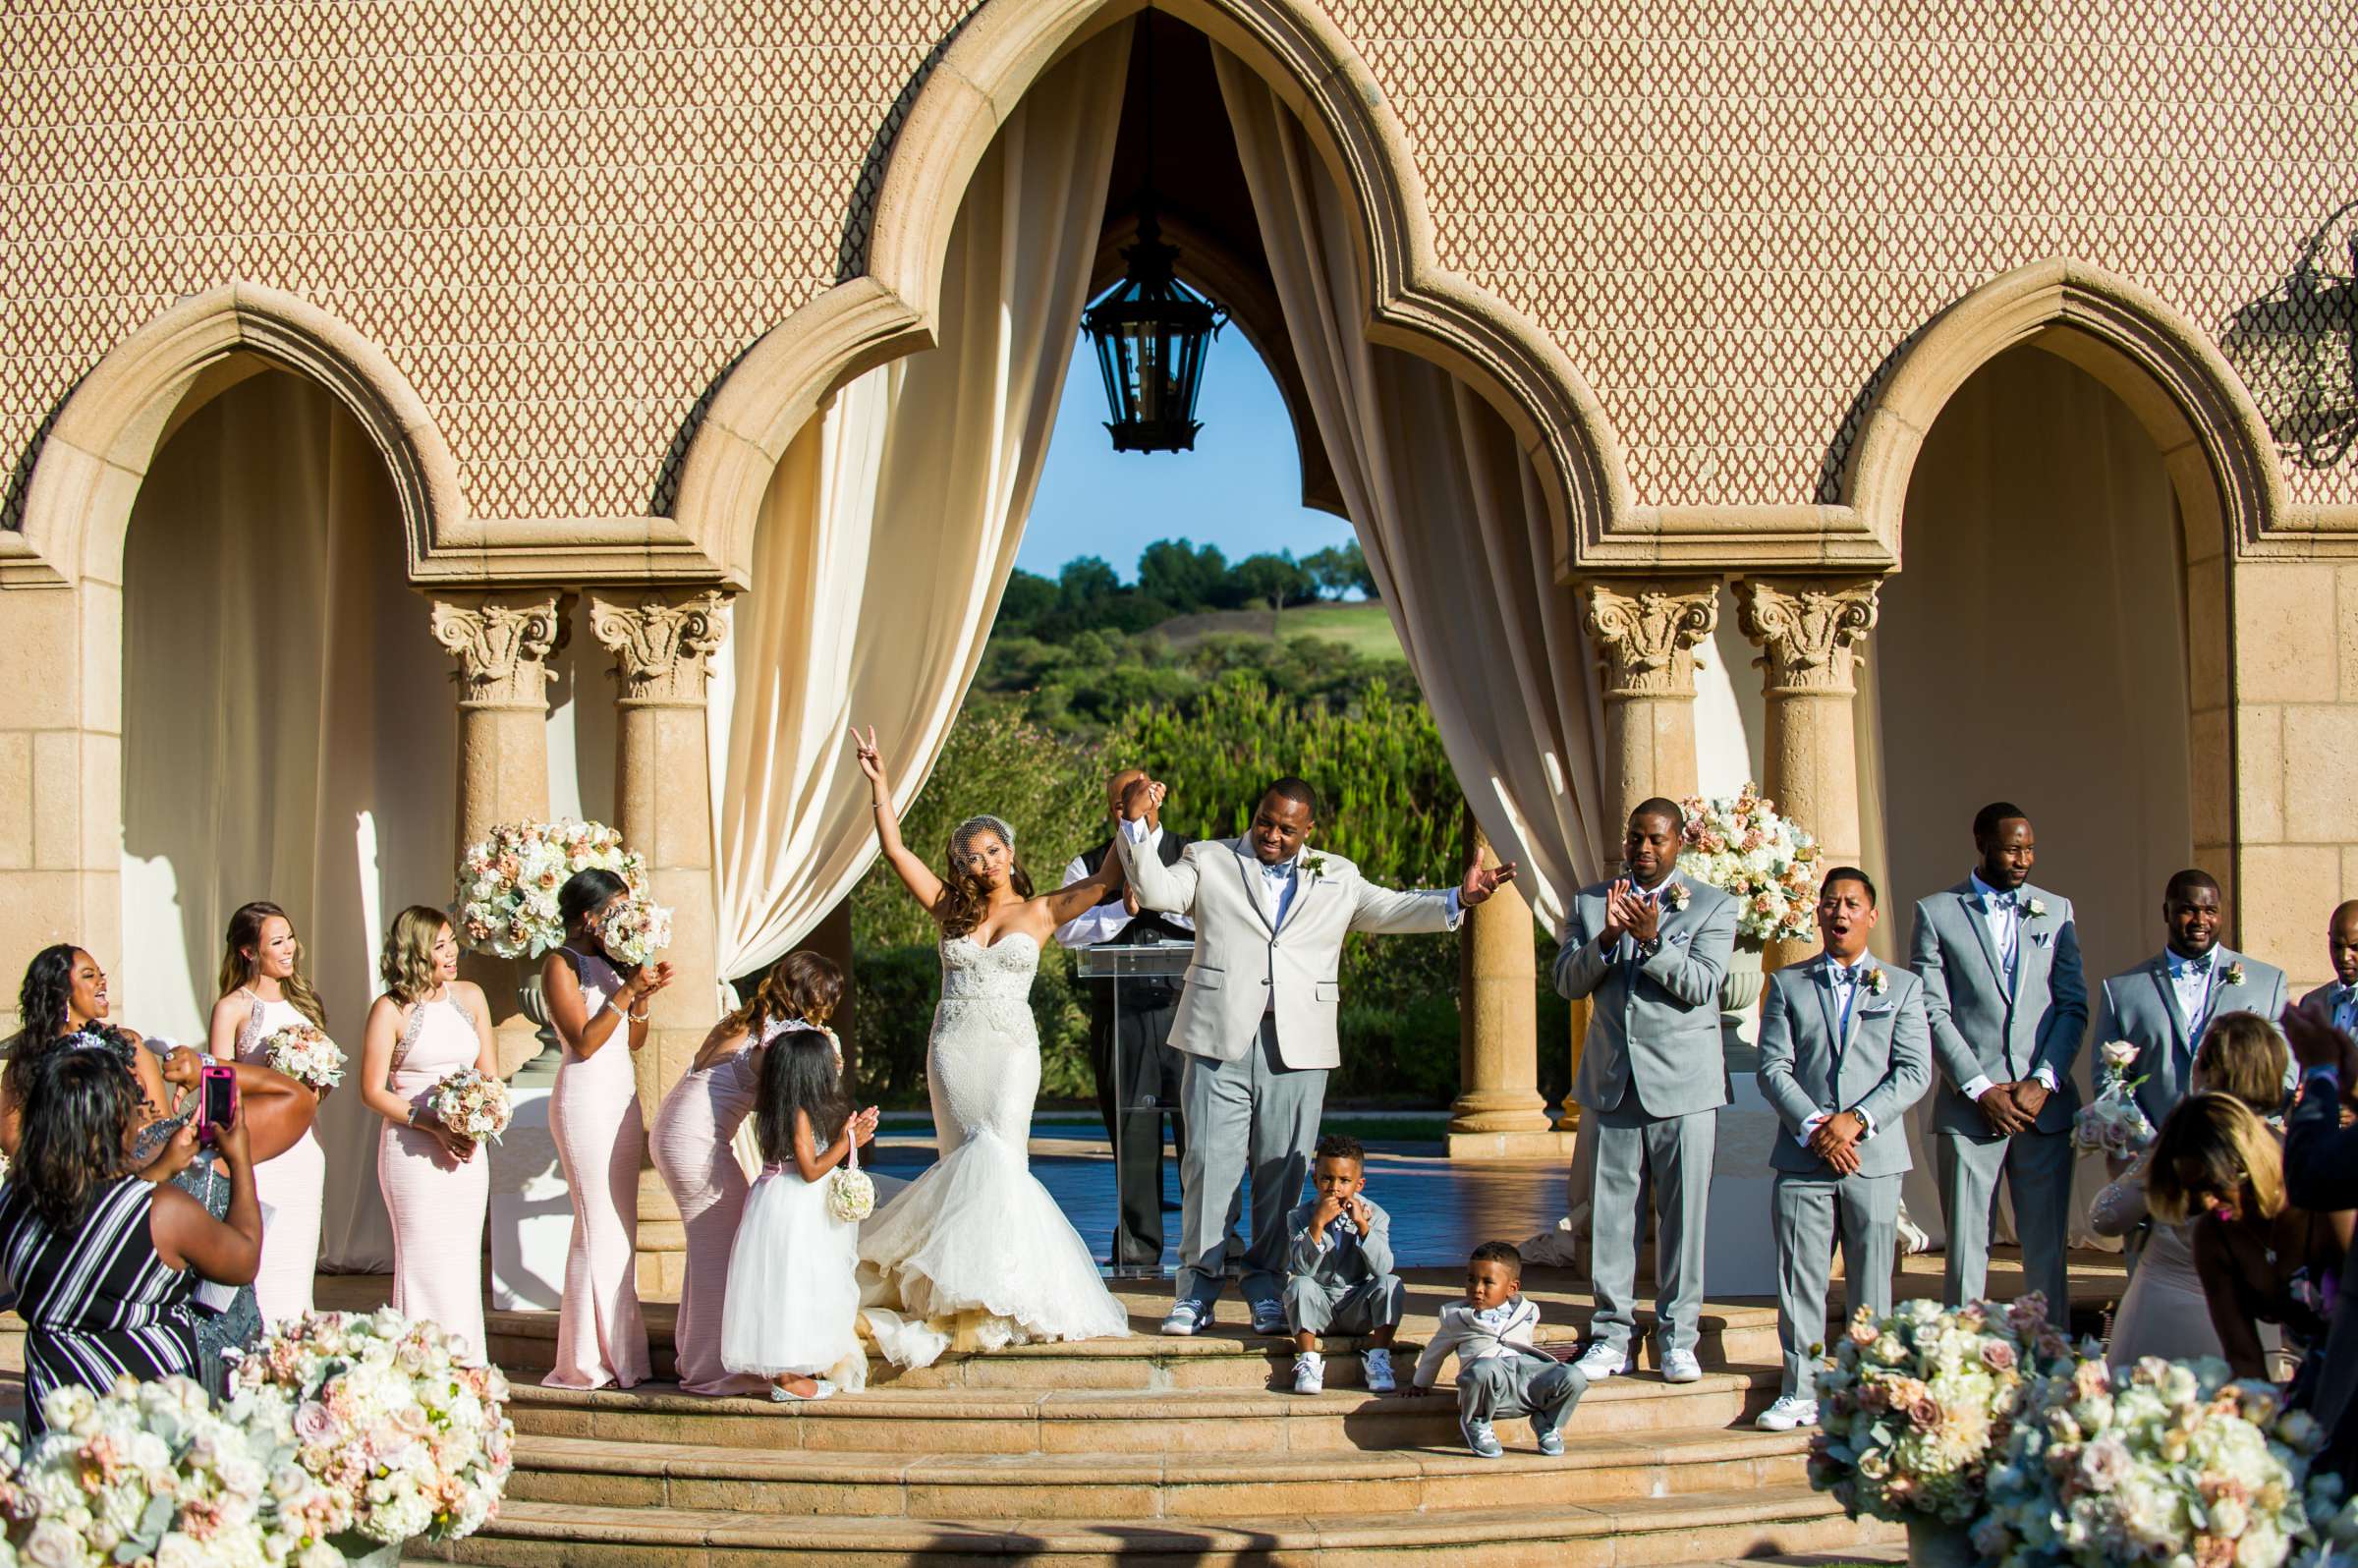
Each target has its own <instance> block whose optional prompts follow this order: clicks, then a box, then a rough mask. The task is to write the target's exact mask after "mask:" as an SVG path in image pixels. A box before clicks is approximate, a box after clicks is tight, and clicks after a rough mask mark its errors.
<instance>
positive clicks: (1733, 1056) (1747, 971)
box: [1719, 938, 1768, 1073]
mask: <svg viewBox="0 0 2358 1568" xmlns="http://www.w3.org/2000/svg"><path fill="white" fill-rule="evenodd" d="M1761 959H1762V952H1761V944H1760V943H1758V942H1754V941H1747V940H1744V939H1742V938H1739V939H1738V940H1737V942H1736V946H1735V950H1734V951H1733V952H1731V953H1729V954H1728V955H1727V973H1726V974H1724V975H1722V976H1720V977H1719V1049H1720V1053H1721V1054H1722V1055H1723V1056H1724V1057H1725V1058H1726V1060H1727V1070H1728V1071H1729V1072H1731V1073H1749V1072H1752V1071H1754V1069H1755V1068H1756V1067H1757V1066H1758V1065H1759V1063H1760V1056H1761V1052H1760V1047H1759V1046H1757V1045H1750V1044H1747V1043H1746V1042H1745V1039H1744V1021H1745V1020H1746V1019H1747V1018H1749V1017H1750V1016H1751V1014H1752V1010H1753V1009H1754V1008H1756V1007H1758V1006H1760V1005H1761V992H1762V991H1763V990H1764V989H1765V988H1767V986H1768V974H1767V973H1766V971H1765V970H1764V969H1763V967H1762V962H1761Z"/></svg>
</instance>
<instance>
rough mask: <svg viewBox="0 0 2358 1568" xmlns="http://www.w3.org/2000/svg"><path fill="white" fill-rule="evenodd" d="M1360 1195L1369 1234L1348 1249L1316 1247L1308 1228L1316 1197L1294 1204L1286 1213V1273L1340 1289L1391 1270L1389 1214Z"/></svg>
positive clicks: (1316, 1241) (1363, 1194)
mask: <svg viewBox="0 0 2358 1568" xmlns="http://www.w3.org/2000/svg"><path fill="white" fill-rule="evenodd" d="M1359 1196H1360V1200H1361V1201H1362V1202H1363V1203H1365V1204H1367V1205H1368V1220H1369V1224H1368V1233H1367V1234H1366V1235H1365V1236H1362V1237H1361V1238H1360V1239H1359V1245H1358V1246H1357V1247H1354V1248H1351V1249H1350V1250H1349V1251H1347V1252H1346V1251H1344V1250H1343V1249H1342V1248H1339V1247H1326V1248H1320V1247H1319V1238H1318V1236H1317V1235H1316V1234H1315V1233H1314V1232H1313V1231H1312V1230H1311V1228H1310V1221H1311V1217H1312V1216H1313V1215H1315V1214H1317V1213H1318V1211H1319V1201H1318V1200H1317V1199H1315V1198H1314V1199H1312V1200H1311V1201H1310V1202H1308V1203H1306V1204H1298V1205H1296V1207H1295V1209H1294V1211H1293V1212H1292V1213H1290V1214H1288V1215H1286V1216H1285V1235H1286V1251H1285V1268H1286V1272H1287V1273H1289V1274H1307V1275H1309V1276H1310V1277H1311V1278H1312V1279H1315V1280H1317V1281H1318V1282H1319V1284H1321V1285H1324V1286H1326V1287H1327V1288H1328V1289H1329V1290H1337V1291H1343V1290H1349V1289H1350V1288H1351V1287H1352V1286H1354V1285H1364V1284H1366V1283H1367V1282H1368V1281H1369V1280H1371V1279H1377V1278H1380V1277H1382V1276H1383V1275H1385V1274H1388V1273H1390V1272H1391V1271H1392V1216H1391V1215H1389V1214H1387V1213H1385V1212H1384V1211H1383V1209H1382V1207H1381V1205H1379V1204H1377V1203H1376V1202H1375V1200H1374V1199H1373V1198H1370V1197H1368V1195H1367V1194H1366V1193H1361V1194H1360V1195H1359Z"/></svg>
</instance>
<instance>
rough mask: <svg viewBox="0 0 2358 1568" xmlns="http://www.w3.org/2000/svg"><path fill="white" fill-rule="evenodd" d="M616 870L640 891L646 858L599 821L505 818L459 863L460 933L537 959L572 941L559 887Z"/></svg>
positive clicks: (479, 945)
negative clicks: (579, 875)
mask: <svg viewBox="0 0 2358 1568" xmlns="http://www.w3.org/2000/svg"><path fill="white" fill-rule="evenodd" d="M592 868H595V869H598V870H606V871H612V872H613V873H614V874H615V875H617V876H619V877H621V878H622V879H623V882H624V883H625V884H626V885H627V886H628V887H629V888H630V890H631V893H632V895H633V896H634V897H635V896H637V895H638V894H639V893H640V892H641V891H642V890H643V889H644V888H645V886H646V862H645V861H644V860H642V859H641V858H640V856H639V855H638V854H637V853H636V852H635V851H632V850H627V849H625V848H623V846H622V835H621V834H620V833H617V832H616V831H614V829H612V828H610V827H607V826H605V825H604V824H603V823H600V822H577V821H574V820H572V819H571V818H567V819H565V820H562V821H556V822H503V823H501V824H500V825H499V826H497V827H495V828H493V829H492V830H491V831H490V833H489V834H488V835H486V836H485V837H484V838H483V840H482V841H481V842H480V843H477V844H471V845H469V846H468V847H467V853H466V854H465V855H464V856H463V857H461V859H460V862H459V888H458V900H457V917H458V929H459V940H460V941H462V942H464V943H466V944H467V946H469V947H470V948H473V949H474V950H475V951H477V952H478V953H490V954H493V955H494V956H496V957H499V958H538V957H539V956H540V955H541V954H543V953H545V952H547V951H548V950H549V949H550V948H552V947H561V946H563V945H564V942H565V923H564V921H563V920H561V919H559V918H558V915H557V891H558V889H560V888H562V887H563V886H564V885H565V884H566V883H567V882H568V881H570V880H571V879H572V878H573V875H574V873H575V872H577V871H586V870H589V869H592Z"/></svg>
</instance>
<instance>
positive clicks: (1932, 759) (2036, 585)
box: [1859, 348, 2194, 1246]
mask: <svg viewBox="0 0 2358 1568" xmlns="http://www.w3.org/2000/svg"><path fill="white" fill-rule="evenodd" d="M1905 527H1906V531H1907V532H1906V540H1905V544H1906V550H1907V569H1906V570H1905V571H1904V572H1902V573H1900V574H1899V575H1897V576H1895V577H1893V578H1892V579H1891V581H1890V582H1889V583H1888V584H1886V585H1885V586H1884V588H1883V591H1882V614H1881V620H1880V622H1879V624H1878V626H1877V628H1876V632H1875V636H1874V637H1873V638H1872V639H1871V640H1870V641H1869V643H1868V644H1867V646H1868V652H1869V654H1870V655H1871V658H1872V663H1871V664H1870V665H1869V670H1870V672H1871V681H1872V684H1871V686H1867V687H1862V690H1861V693H1860V700H1861V706H1862V709H1867V708H1869V707H1870V706H1872V709H1873V711H1874V713H1875V715H1876V718H1877V720H1878V723H1879V728H1880V733H1874V732H1868V731H1864V730H1863V735H1865V734H1869V733H1873V734H1874V739H1875V743H1876V744H1875V747H1874V749H1873V751H1872V752H1871V751H1870V750H1869V749H1868V748H1866V747H1862V748H1861V751H1860V769H1861V772H1860V780H1859V782H1860V790H1859V799H1860V801H1861V802H1862V803H1863V810H1864V811H1865V812H1867V814H1868V816H1869V818H1870V820H1869V821H1868V823H1867V824H1866V826H1867V837H1866V842H1867V844H1868V846H1869V848H1870V849H1871V851H1872V850H1876V849H1878V848H1879V847H1880V850H1881V855H1882V856H1883V857H1884V858H1885V859H1886V860H1887V863H1888V875H1887V876H1886V878H1885V881H1884V884H1883V885H1884V895H1883V896H1884V909H1885V911H1886V913H1885V915H1884V917H1883V929H1882V932H1881V934H1883V935H1884V936H1886V937H1887V938H1888V941H1887V943H1879V944H1878V945H1879V947H1881V948H1883V949H1884V950H1885V951H1886V952H1887V953H1888V954H1889V955H1890V956H1894V957H1899V958H1903V959H1904V957H1905V955H1906V952H1907V942H1908V931H1907V927H1908V921H1909V918H1910V915H1911V912H1912V910H1913V908H1914V905H1915V902H1916V900H1917V899H1919V898H1922V897H1924V896H1925V895H1926V894H1927V893H1930V892H1934V891H1936V890H1937V889H1939V888H1943V887H1948V886H1951V885H1953V884H1955V883H1956V882H1958V881H1960V880H1962V879H1963V878H1964V876H1965V873H1966V872H1967V871H1968V870H1969V869H1971V868H1972V866H1973V860H1974V855H1973V842H1972V830H1971V824H1972V821H1973V813H1974V812H1976V811H1978V810H1979V809H1980V808H1981V807H1982V806H1984V805H1986V804H1987V803H1989V802H1991V801H1994V800H2011V801H2013V802H2014V803H2016V804H2017V805H2019V806H2021V807H2022V808H2023V810H2025V811H2026V812H2029V813H2030V815H2031V819H2032V821H2033V822H2034V823H2035V824H2036V826H2037V827H2038V829H2039V866H2038V869H2037V870H2036V871H2035V872H2034V873H2033V874H2034V875H2035V877H2036V878H2037V879H2038V880H2039V881H2040V882H2042V883H2044V884H2045V885H2047V886H2049V887H2051V888H2054V889H2055V890H2057V891H2058V892H2061V893H2063V894H2065V895H2067V896H2068V897H2069V898H2070V899H2071V901H2072V904H2073V908H2074V912H2075V916H2076V920H2077V924H2078V928H2079V937H2080V949H2081V954H2082V958H2083V961H2084V962H2085V964H2086V967H2087V974H2088V987H2089V992H2090V1001H2089V1013H2090V1029H2091V1031H2093V1029H2094V1027H2095V1016H2094V1015H2095V1011H2096V1004H2095V991H2096V987H2097V984H2098V983H2099V982H2100V981H2101V980H2103V979H2104V978H2105V976H2108V975H2114V974H2117V973H2119V972H2120V971H2122V970H2125V969H2127V968H2128V967H2129V966H2130V965H2132V964H2135V963H2137V962H2139V961H2140V960H2142V959H2145V958H2148V957H2151V956H2152V955H2153V954H2154V953H2156V952H2158V951H2160V950H2161V887H2162V884H2163V883H2164V882H2165V881H2166V880H2167V879H2168V877H2169V874H2170V873H2171V872H2172V871H2175V870H2177V869H2178V868H2181V867H2183V866H2186V865H2188V864H2190V863H2191V861H2192V858H2193V843H2194V835H2193V816H2192V802H2191V784H2190V777H2189V773H2190V769H2189V740H2188V726H2187V681H2186V631H2185V627H2186V606H2185V592H2186V590H2185V570H2184V565H2183V561H2184V546H2183V543H2182V540H2181V537H2180V530H2179V525H2178V521H2177V509H2176V502H2175V499H2174V497H2173V494H2172V492H2171V489H2170V484H2169V478H2168V476H2167V475H2166V473H2165V472H2164V471H2163V469H2162V466H2161V456H2160V454H2159V452H2158V451H2157V450H2156V449H2155V447H2154V444H2153V441H2152V438H2151V437H2150V436H2148V435H2147V434H2146V432H2145V429H2144V427H2143V426H2142V425H2141V424H2139V423H2138V421H2137V419H2136V417H2135V416H2134V415H2133V414H2131V413H2130V412H2129V409H2128V407H2127V405H2125V404H2123V403H2122V402H2121V401H2120V400H2119V399H2118V398H2117V397H2115V396H2113V394H2112V393H2111V392H2110V391H2108V390H2107V389H2106V388H2105V386H2104V385H2103V384H2102V383H2100V382H2098V381H2097V380H2096V379H2094V378H2093V377H2091V376H2090V375H2088V374H2087V373H2086V372H2085V371H2082V370H2080V369H2079V368H2077V367H2076V366H2074V365H2072V364H2067V363H2066V362H2064V361H2062V360H2059V359H2056V358H2055V357H2053V356H2052V355H2049V354H2047V353H2045V352H2044V351H2042V350H2039V349H2034V348H2023V349H2016V350H2014V351H2012V352H2010V353H2008V354H2005V355H2003V356H2001V357H1999V358H1998V359H1996V360H1994V361H1993V362H1992V363H1991V364H1989V365H1988V366H1986V367H1984V368H1983V369H1982V370H1981V371H1979V372H1978V373H1977V374H1975V375H1974V376H1973V378H1972V379H1970V380H1969V381H1967V382H1966V383H1965V385H1964V386H1963V387H1961V388H1960V389H1959V390H1958V392H1957V395H1956V396H1955V397H1954V398H1952V399H1950V400H1949V403H1948V406H1947V407H1946V408H1945V409H1943V410H1942V411H1941V413H1940V418H1939V420H1937V422H1936V423H1935V424H1934V426H1933V429H1932V432H1931V434H1930V435H1929V436H1928V437H1927V438H1926V440H1925V444H1924V451H1923V455H1922V456H1921V457H1919V458H1918V459H1917V463H1916V472H1915V476H1914V478H1913V479H1912V480H1911V482H1910V484H1909V488H1908V504H1907V513H1906V524H1905ZM2057 671H2070V672H2072V674H2071V677H2070V678H2068V679H2057V678H2056V672H2057ZM1879 808H1880V815H1879V814H1878V812H1879ZM2093 1054H2094V1053H2093V1049H2091V1050H2089V1051H2084V1052H2083V1053H2082V1055H2081V1059H2080V1082H2081V1088H2082V1091H2083V1092H2087V1090H2088V1088H2089V1082H2090V1075H2089V1064H2090V1062H2091V1061H2092V1059H2093ZM1918 1134H1919V1136H1918V1137H1917V1139H1916V1149H1917V1160H1916V1164H1917V1171H1916V1174H1915V1175H1913V1176H1911V1177H1910V1179H1909V1184H1908V1189H1907V1202H1908V1210H1909V1213H1910V1214H1911V1215H1912V1216H1913V1217H1914V1218H1915V1220H1916V1221H1917V1223H1918V1224H1920V1225H1922V1226H1923V1227H1924V1228H1925V1229H1926V1230H1928V1231H1930V1232H1932V1233H1933V1235H1934V1237H1935V1239H1936V1241H1937V1240H1938V1239H1939V1237H1940V1233H1941V1225H1940V1209H1939V1204H1938V1202H1937V1192H1936V1189H1935V1187H1934V1184H1933V1181H1932V1159H1931V1140H1930V1139H1929V1138H1927V1137H1925V1136H1923V1131H1922V1126H1921V1114H1920V1116H1919V1128H1918ZM2104 1181H2105V1175H2104V1168H2103V1162H2102V1161H2101V1160H2097V1159H2093V1158H2083V1159H2082V1160H2081V1161H2080V1167H2079V1175H2078V1181H2077V1185H2076V1187H2075V1189H2074V1193H2073V1198H2074V1203H2073V1213H2074V1215H2075V1216H2077V1222H2078V1227H2079V1228H2078V1229H2076V1230H2075V1233H2074V1236H2073V1242H2074V1245H2078V1246H2089V1245H2110V1244H2106V1243H2103V1242H2102V1241H2101V1240H2100V1239H2099V1238H2097V1237H2095V1236H2094V1235H2093V1234H2091V1233H2088V1232H2087V1231H2086V1230H2085V1216H2086V1214H2087V1211H2088V1202H2089V1200H2090V1199H2091V1198H2093V1197H2094V1196H2095V1193H2096V1190H2097V1189H2098V1188H2100V1187H2101V1186H2103V1184H2104Z"/></svg>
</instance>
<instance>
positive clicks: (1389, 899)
mask: <svg viewBox="0 0 2358 1568" xmlns="http://www.w3.org/2000/svg"><path fill="white" fill-rule="evenodd" d="M1160 836H1161V829H1159V828H1157V829H1155V830H1154V831H1152V832H1151V833H1149V834H1148V835H1147V837H1146V838H1145V839H1144V840H1143V841H1141V842H1139V843H1132V842H1131V840H1130V836H1129V835H1128V834H1127V833H1118V832H1117V833H1116V834H1115V835H1114V843H1115V844H1116V845H1117V846H1118V847H1119V849H1120V853H1121V857H1122V870H1123V873H1124V874H1125V875H1127V876H1128V877H1129V878H1130V885H1131V886H1132V887H1133V888H1135V889H1137V891H1138V901H1139V903H1141V904H1143V905H1145V906H1146V907H1147V908H1148V909H1151V910H1159V911H1161V912H1162V913H1163V914H1165V915H1185V916H1187V917H1188V918H1189V919H1191V920H1193V921H1194V922H1195V923H1196V957H1195V962H1194V963H1193V964H1192V965H1190V966H1189V968H1188V971H1187V985H1186V988H1185V989H1184V990H1183V991H1181V992H1180V996H1179V1013H1178V1017H1177V1018H1176V1019H1175V1020H1173V1022H1172V1025H1171V1044H1172V1045H1174V1046H1176V1047H1177V1048H1178V1049H1180V1050H1183V1051H1185V1052H1187V1053H1188V1054H1189V1055H1191V1056H1204V1057H1208V1058H1210V1059H1211V1060H1212V1061H1215V1062H1233V1061H1236V1060H1238V1059H1239V1058H1241V1057H1242V1056H1244V1054H1245V1053H1246V1052H1247V1051H1249V1050H1251V1049H1252V1048H1253V1042H1254V1040H1255V1039H1256V1038H1257V1037H1258V1036H1259V1035H1260V1032H1261V1017H1262V1014H1263V1013H1265V1012H1268V1011H1270V1010H1271V1006H1272V1003H1273V1004H1274V1009H1275V1012H1276V1015H1277V1056H1278V1059H1279V1060H1280V1061H1282V1062H1283V1063H1284V1064H1285V1065H1286V1066H1288V1067H1295V1068H1304V1067H1336V1066H1339V1065H1341V1063H1342V1059H1343V1058H1342V1051H1341V1049H1340V1047H1339V1046H1338V1044H1337V1042H1336V1039H1335V1031H1334V1018H1335V1012H1336V1010H1337V1008H1338V1006H1339V1005H1340V1003H1341V1000H1342V987H1341V986H1340V984H1339V983H1338V982H1337V980H1336V977H1335V970H1336V966H1337V965H1338V963H1339V962H1340V961H1341V959H1342V954H1343V937H1344V935H1345V934H1346V933H1348V932H1351V931H1375V932H1382V933H1387V934H1407V933H1412V932H1417V931H1445V930H1448V929H1450V928H1451V926H1452V925H1453V924H1455V922H1454V921H1453V920H1452V919H1451V917H1450V907H1451V900H1450V898H1449V894H1448V892H1447V891H1445V890H1440V891H1432V892H1417V893H1403V892H1395V891H1393V890H1392V889H1390V888H1384V887H1376V886H1375V885H1374V884H1372V883H1370V882H1368V881H1367V880H1366V879H1365V878H1363V877H1362V876H1361V875H1360V874H1359V868H1358V867H1356V866H1354V865H1352V864H1351V863H1350V862H1349V861H1347V860H1344V859H1343V858H1342V857H1341V856H1339V855H1328V854H1326V853H1325V852H1323V851H1321V850H1315V849H1305V850H1304V851H1302V855H1301V865H1300V868H1299V870H1298V875H1299V876H1300V881H1299V883H1298V884H1297V885H1296V887H1295V889H1294V898H1293V902H1292V903H1291V904H1290V905H1288V906H1287V907H1286V911H1285V924H1282V925H1279V926H1274V927H1272V926H1271V925H1270V924H1269V917H1268V915H1267V913H1266V912H1265V910H1264V909H1263V904H1262V900H1261V893H1260V889H1259V888H1258V887H1257V886H1256V883H1257V882H1258V881H1259V880H1260V878H1261V875H1262V868H1261V862H1260V861H1258V860H1256V859H1255V858H1254V855H1253V851H1252V848H1251V847H1250V846H1249V845H1247V844H1246V843H1245V841H1244V840H1242V839H1236V838H1227V839H1218V840H1211V841H1207V842H1202V843H1196V844H1190V845H1189V846H1188V847H1187V853H1186V854H1184V855H1182V856H1181V857H1180V858H1179V860H1178V863H1177V864H1176V865H1172V866H1165V865H1163V864H1162V858H1161V856H1159V855H1157V854H1155V853H1154V847H1155V844H1156V841H1157V840H1158V839H1159V838H1160Z"/></svg>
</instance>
